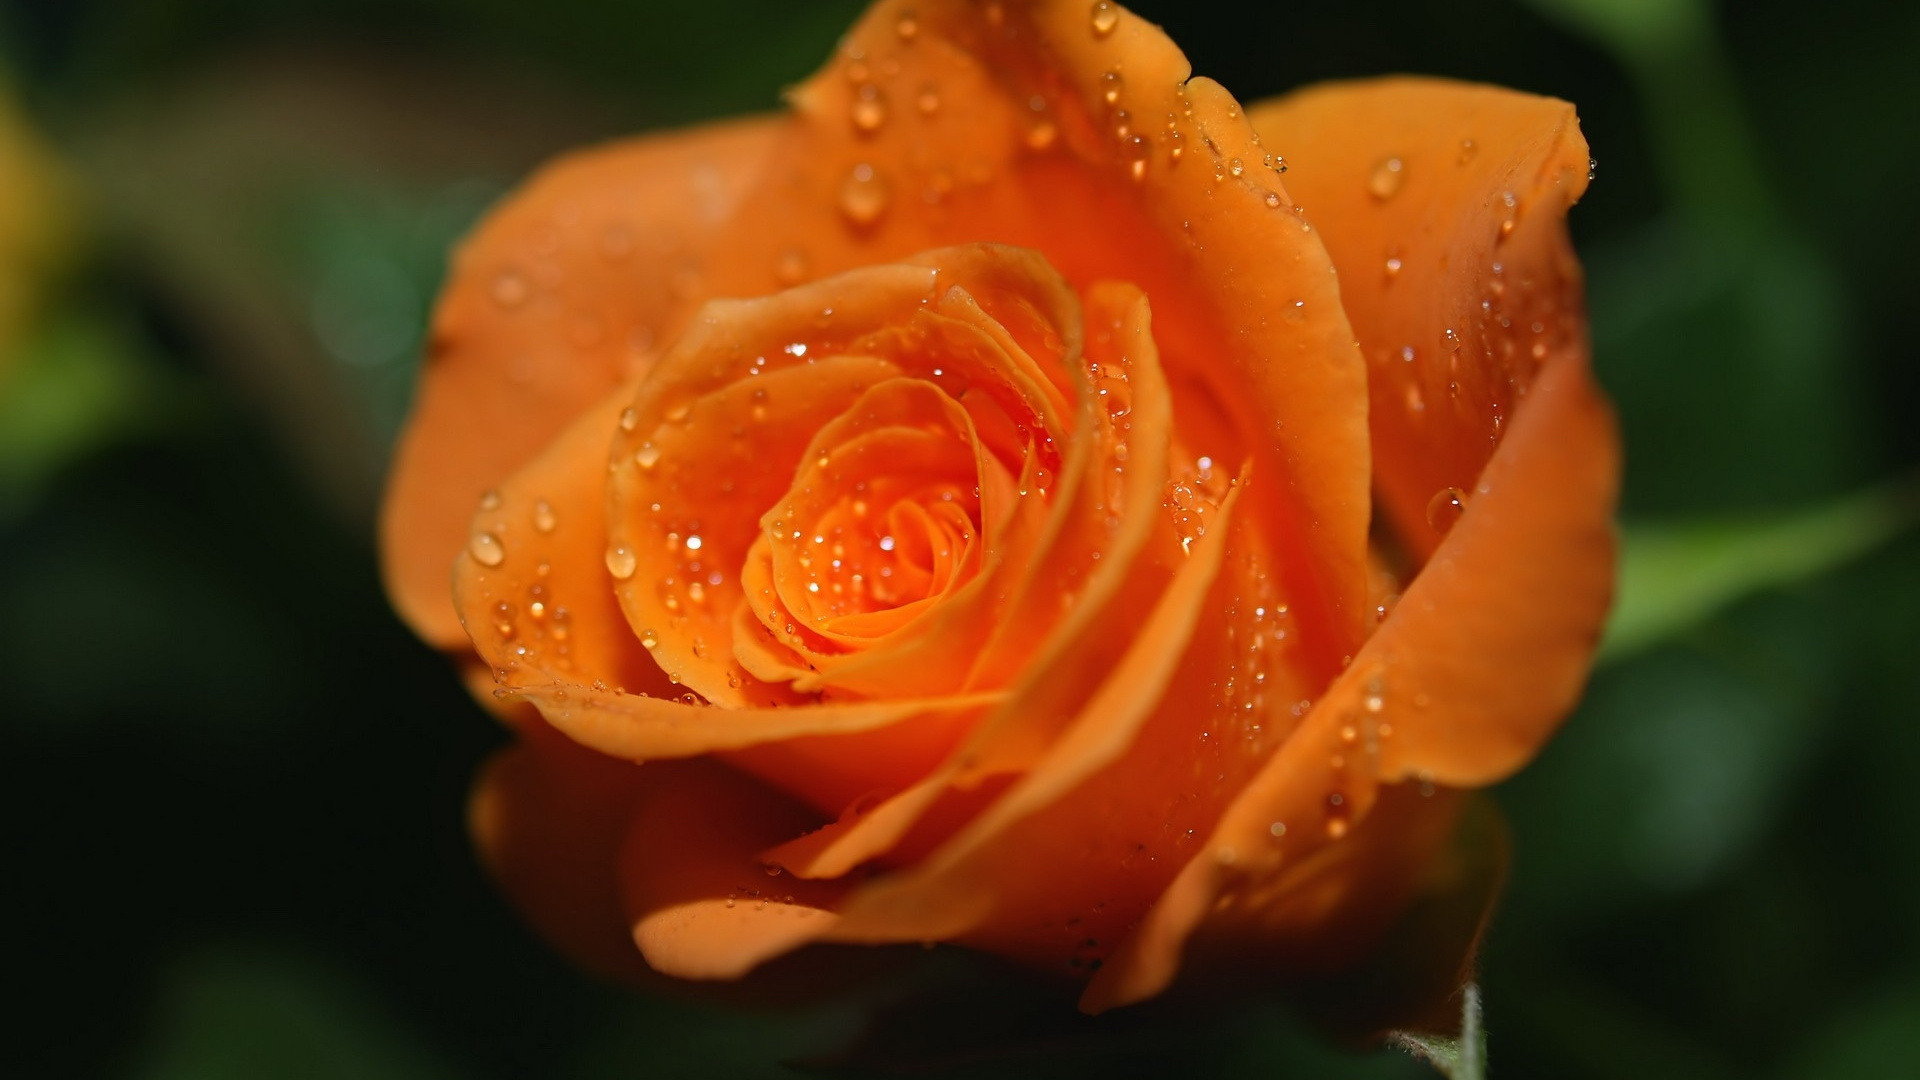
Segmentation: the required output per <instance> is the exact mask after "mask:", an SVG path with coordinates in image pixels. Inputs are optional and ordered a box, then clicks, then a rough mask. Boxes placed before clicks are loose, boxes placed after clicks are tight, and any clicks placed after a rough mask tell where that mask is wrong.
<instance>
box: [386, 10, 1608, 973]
mask: <svg viewBox="0 0 1920 1080" xmlns="http://www.w3.org/2000/svg"><path fill="white" fill-rule="evenodd" d="M1188 75H1189V69H1188V65H1187V62H1186V59H1185V58H1184V57H1183V56H1182V55H1181V54H1180V52H1179V50H1178V49H1176V48H1175V47H1174V46H1173V44H1172V43H1171V42H1169V41H1168V40H1167V39H1166V38H1165V37H1164V36H1163V35H1162V34H1161V33H1160V31H1159V30H1158V29H1157V28H1156V27H1154V26H1152V25H1149V24H1147V23H1144V22H1142V21H1141V20H1139V19H1137V18H1135V17H1134V16H1132V15H1131V14H1129V13H1127V12H1125V11H1123V10H1122V9H1120V8H1118V7H1115V6H1112V5H1109V4H1106V3H1096V4H1092V5H1089V4H1088V3H1086V2H1085V0H1073V2H1066V3H1044V2H1034V3H1004V4H1003V3H986V4H980V3H962V2H959V0H917V2H915V3H909V4H900V3H892V2H882V3H880V4H878V5H876V6H875V8H874V9H873V10H872V11H871V12H869V13H868V15H867V16H866V18H865V19H864V20H862V21H861V23H860V24H859V25H858V26H857V27H855V28H854V30H853V31H852V33H851V34H850V35H849V36H848V37H847V38H846V40H845V42H844V43H843V45H842V47H841V49H840V52H839V54H838V55H837V56H836V57H835V58H834V60H833V62H832V63H831V64H830V65H829V66H828V68H827V69H826V70H825V71H824V72H822V73H821V74H820V75H818V76H816V77H815V78H814V79H813V80H812V81H810V82H808V83H806V84H805V85H804V86H802V87H800V88H799V89H798V90H796V91H795V92H794V93H793V94H792V96H791V108H790V109H789V111H788V112H786V113H785V114H783V115H780V116H776V117H768V118H758V119H751V120H746V121H741V122H737V123H732V124H725V125H716V126H712V127H708V128H704V129H700V130H695V131H690V132H685V133H679V134H672V135H665V136H655V137H650V138H646V139H642V140H639V141H635V142H630V143H621V144H616V145H613V146H610V147H606V148H602V149H596V150H592V151H588V152H585V153H583V154H580V155H577V156H575V157H572V158H569V159H567V160H565V161H562V162H561V163H559V164H557V165H555V166H553V167H551V168H550V169H548V170H547V171H546V172H545V173H543V174H542V175H541V176H539V177H538V178H537V179H535V180H534V181H533V182H532V183H530V184H529V185H528V186H527V187H526V188H525V189H524V190H523V191H522V192H521V193H520V194H519V195H518V196H517V197H515V198H514V199H512V200H511V201H510V202H508V203H507V204H506V205H505V206H503V207H502V208H501V209H499V210H497V211H496V212H495V213H494V214H493V216H492V217H491V218H490V219H489V220H488V221H487V222H486V223H485V225H484V226H483V227H482V228H481V229H480V231H479V232H478V233H477V235H476V236H475V237H474V238H473V239H471V240H470V241H469V242H468V244H467V245H466V247H465V248H464V249H463V250H462V251H461V252H460V255H459V258H458V260H457V263H456V265H455V267H454V271H453V275H452V280H451V281H450V283H449V285H448V287H447V290H446V293H445V295H444V297H443V298H442V301H441V305H440V309H439V312H438V315H437V318H436V320H435V324H434V331H433V345H432V357H431V362H430V363H429V364H428V366H427V370H426V373H425V375H424V377H423V381H422V384H421V389H420V398H419V401H418V403H417V406H416V411H415V413H414V416H413V419H412V422H411V424H410V426H409V428H408V430H407V433H406V436H405V438H404V439H403V441H402V443H401V446H400V451H399V457H398V463H397V465H396V468H395V473H394V477H393V482H392V486H391V488H390V490H389V493H388V500H387V508H386V515H385V521H384V529H383V532H384V547H385V552H386V566H387V574H388V581H389V584H390V589H391V591H392V594H393V597H394V600H395V603H396V604H397V605H398V607H399V608H400V610H401V611H402V612H403V613H404V615H405V616H406V618H407V619H408V621H409V622H410V623H411V624H412V625H413V627H414V628H415V629H416V630H417V631H418V632H419V633H420V634H421V636H423V637H424V638H426V639H427V640H428V641H430V642H432V643H434V644H436V645H438V646H441V647H443V648H446V649H449V650H453V651H456V652H459V653H462V654H465V655H469V656H471V655H473V654H475V653H477V656H478V658H479V663H478V664H476V665H475V666H474V670H475V676H476V683H477V684H479V685H480V686H482V687H484V688H485V689H487V690H490V691H491V693H492V695H494V696H496V697H497V698H499V699H500V700H501V702H502V706H501V711H502V713H503V714H504V715H507V716H508V717H509V718H510V720H511V721H512V723H513V724H514V725H515V726H516V728H517V730H518V732H519V741H518V743H517V744H516V745H515V746H514V747H513V748H512V749H510V750H509V751H507V752H506V753H504V754H503V755H502V756H501V757H500V758H499V759H498V760H496V761H495V762H494V764H493V765H492V767H491V768H490V769H489V770H488V771H487V772H486V774H485V776H484V777H483V778H482V781H481V783H480V787H479V790H478V793H477V795H476V797H475V802H474V807H473V823H474V830H475V833H476V836H477V838H478V841H479V844H480V846H481V848H482V850H483V852H484V853H485V856H486V858H487V859H488V861H489V863H490V865H491V867H492V869H493V870H494V872H495V874H496V875H497V876H498V877H499V879H500V880H501V882H502V885H503V886H504V887H505V888H506V889H507V890H508V891H509V892H510V893H512V895H513V896H514V898H515V899H516V900H517V901H518V902H519V903H520V904H521V906H523V907H524V908H525V910H526V911H527V913H528V914H529V916H530V917H531V918H532V919H533V920H534V921H535V922H536V923H537V924H539V925H540V926H542V927H543V928H544V929H545V930H546V931H547V932H548V933H549V934H550V935H551V936H552V937H554V938H555V939H556V940H557V941H559V942H560V943H561V944H562V945H563V946H564V947H566V948H568V949H569V951H571V952H572V953H574V954H575V955H576V956H579V957H581V958H582V959H583V960H585V961H587V962H589V963H593V964H595V965H597V966H599V967H601V968H602V969H605V970H615V971H630V970H633V969H634V968H635V967H636V966H637V963H636V957H637V956H644V958H645V960H646V962H647V963H648V964H650V965H651V966H652V967H653V968H655V969H657V970H659V971H662V972H666V973H668V974H671V975H679V976H686V977H694V978H727V977H733V976H737V975H740V974H742V973H744V972H746V971H747V970H749V969H750V968H752V967H753V966H754V965H756V964H758V963H760V962H762V961H764V960H766V959H769V958H771V957H773V956H776V955H779V954H781V953H784V952H786V951H788V950H792V949H794V948H797V947H799V946H801V945H803V944H807V943H810V942H871V943H878V942H897V941H935V940H937V941H952V942H958V943H961V944H965V945H970V946H975V947H979V948H983V949H988V950H992V951H994V952H997V953H1000V954H1003V955H1007V956H1011V957H1016V958H1018V959H1021V960H1023V961H1026V962H1029V963H1031V964H1034V965H1038V966H1041V967H1043V968H1047V969H1050V970H1054V971H1059V972H1062V973H1068V974H1074V975H1078V976H1082V977H1090V978H1089V979H1088V982H1087V985H1086V989H1085V996H1084V998H1083V1005H1084V1006H1085V1007H1086V1008H1089V1009H1096V1010H1097V1009H1102V1008H1106V1007H1109V1006H1113V1005H1117V1004H1122V1003H1126V1002H1130V1001H1136V1000H1140V999H1142V998H1145V997H1148V996H1151V995H1153V994H1155V993H1157V992H1159V991H1160V990H1161V989H1162V988H1164V987H1165V986H1167V985H1168V983H1169V982H1170V981H1171V980H1172V979H1173V977H1174V975H1175V973H1176V969H1177V968H1178V967H1179V966H1180V964H1181V961H1182V957H1183V955H1186V956H1190V957H1191V956H1199V955H1201V954H1203V953H1205V954H1208V955H1213V956H1230V957H1232V958H1234V959H1236V960H1238V961H1240V962H1243V963H1249V962H1250V963H1267V962H1273V963H1279V962H1283V961H1284V962H1286V963H1289V964H1309V963H1322V962H1329V963H1334V962H1343V960H1344V959H1346V958H1350V957H1351V956H1352V954H1353V953H1354V952H1355V950H1357V949H1359V948H1362V947H1364V946H1365V944H1366V943H1367V942H1368V941H1370V940H1371V939H1372V937H1373V936H1377V934H1378V933H1379V931H1380V929H1381V927H1382V926H1383V925H1384V923H1385V921H1386V920H1387V919H1388V918H1390V917H1391V915H1392V913H1393V912H1394V911H1395V910H1397V907H1398V905H1400V904H1401V903H1402V902H1403V901H1404V900H1405V898H1406V897H1407V896H1408V894H1409V892H1410V891H1411V890H1412V889H1413V888H1414V887H1415V885H1416V883H1417V881H1418V879H1419V878H1420V877H1421V875H1422V874H1424V873H1425V872H1426V870H1427V867H1428V865H1429V863H1430V860H1431V857H1432V853H1433V852H1434V851H1436V850H1437V849H1438V848H1439V847H1440V846H1441V845H1442V843H1443V842H1444V841H1445V840H1446V838H1447V837H1448V835H1449V834H1450V832H1451V830H1452V827H1453V823H1454V820H1455V816H1456V811H1457V808H1458V805H1459V803H1458V799H1457V798H1456V797H1455V796H1454V793H1455V792H1457V791H1458V790H1460V789H1466V788H1473V787H1478V786H1481V785H1485V784H1487V783H1490V782H1492V781H1495V780H1497V779H1499V778H1501V777H1503V776H1506V775H1507V774H1509V773H1511V772H1512V771H1513V770H1515V769H1516V768H1518V767H1519V766H1520V765H1521V764H1522V763H1524V762H1525V761H1526V760H1527V758H1528V757H1529V756H1530V755H1531V754H1532V753H1533V752H1534V750H1535V749H1536V748H1537V747H1538V746H1539V745H1540V743H1541V741H1542V740H1543V739H1544V738H1545V737H1546V736H1547V734H1548V733H1549V732H1550V730H1551V729H1552V727H1553V725H1554V724H1555V722H1556V721H1557V720H1558V719H1559V717H1560V716H1561V715H1562V714H1563V713H1564V712H1565V711H1566V710H1567V709H1568V708H1569V706H1570V705H1571V703H1572V702H1573V701H1574V699H1575V697H1576V695H1577V693H1578V691H1579V688H1580V686H1581V683H1582V681H1583V679H1584V677H1585V674H1586V671H1587V667H1588V663H1589V660H1590V657H1591V654H1592V651H1593V647H1594V644H1595V641H1596V639H1597V634H1598V630H1599V626H1600V623H1601V619H1602V616H1603V614H1604V612H1605V610H1606V607H1607V602H1608V596H1609V592H1610V588H1611V581H1612V565H1613V540H1612V535H1611V529H1610V525H1609V521H1610V515H1611V510H1612V506H1613V499H1614V491H1615V484H1616V479H1617V473H1618V449H1617V446H1616V442H1615V437H1614V433H1613V428H1612V424H1611V420H1610V416H1609V413H1608V410H1607V407H1606V405H1605V403H1604V401H1603V400H1602V399H1601V397H1600V395H1599V394H1598V392H1597V390H1596V389H1595V387H1594V385H1593V383H1592V381H1591V379H1590V376H1589V374H1588V371H1587V356H1586V352H1587V346H1586V328H1585V322H1584V316H1583V311H1582V304H1581V292H1580V273H1579V267H1578V265H1577V263H1575V261H1574V259H1573V256H1572V254H1571V252H1570V250H1569V247H1568V244H1567V240H1566V233H1565V228H1564V220H1563V219H1564V214H1565V211H1566V209H1567V208H1568V207H1569V206H1570V205H1571V204H1572V203H1573V201H1574V200H1575V199H1576V198H1577V197H1578V196H1579V195H1580V193H1581V192H1582V190H1583V189H1584V188H1585V185H1586V179H1587V168H1588V161H1587V152H1586V146H1585V143H1584V141H1583V140H1582V139H1581V137H1580V134H1579V131H1578V128H1577V126H1576V124H1575V120H1574V115H1573V110H1572V108H1571V107H1570V106H1568V105H1566V104H1565V103H1563V102H1558V101H1552V100H1548V99H1541V98H1533V97H1527V96H1523V95H1519V94H1514V93H1509V92H1506V91H1501V90H1496V89H1489V88H1484V87H1473V86H1463V85H1458V84H1451V83H1444V82H1438V81H1430V80H1415V79H1396V80H1385V81H1379V82H1368V83H1356V84H1349V85H1338V86H1331V87H1324V88H1317V89H1313V90H1309V91H1305V92H1303V93H1300V94H1298V95H1295V96H1293V97H1290V98H1287V99H1284V100H1281V101H1278V102H1274V103H1270V104H1266V105H1262V106H1259V107H1257V108H1254V109H1252V110H1249V111H1246V112H1244V113H1243V112H1242V110H1241V108H1240V106H1239V105H1238V104H1237V103H1236V102H1235V101H1234V99H1233V98H1232V97H1230V96H1229V95H1228V94H1227V93H1226V91H1225V90H1223V89H1222V88H1221V87H1220V86H1218V85H1217V84H1215V83H1213V82H1210V81H1208V80H1206V79H1189V77H1188ZM1281 153H1284V154H1285V162H1284V163H1283V162H1282V160H1281V157H1280V156H1279V155H1280V154H1281ZM1289 167H1290V171H1289ZM1282 173H1285V176H1284V177H1283V176H1282V175H1281V174H1282ZM1336 271H1337V272H1336ZM716 297H749V298H757V299H726V300H718V299H713V298H716ZM476 499H478V500H479V506H480V509H479V512H478V513H477V514H475V513H474V511H473V506H474V501H475V500H476ZM1376 506H1377V507H1378V509H1379V516H1380V520H1379V521H1378V522H1372V521H1370V517H1371V512H1372V510H1373V508H1374V507H1376ZM1456 519H1457V520H1456ZM1370 527H1371V528H1372V537H1373V539H1372V540H1371V541H1370V539H1369V537H1370V532H1369V530H1370ZM450 559H453V560H454V589H453V595H452V602H451V603H449V598H448V593H447V588H446V569H447V563H448V560H450ZM1394 593H1398V594H1400V595H1399V598H1398V601H1397V603H1395V602H1394V597H1393V595H1392V594H1394ZM469 641H470V642H471V645H470V646H469ZM469 648H471V650H472V651H471V652H468V650H469ZM529 703H530V704H531V706H533V709H528V708H526V704H529ZM535 709H537V713H536V712H535V711H534V710H535ZM636 762H645V764H644V765H640V766H636V765H635V764H634V763H636ZM769 874H772V875H774V876H772V877H769ZM636 944H637V946H638V949H637V953H636V950H635V945H636Z"/></svg>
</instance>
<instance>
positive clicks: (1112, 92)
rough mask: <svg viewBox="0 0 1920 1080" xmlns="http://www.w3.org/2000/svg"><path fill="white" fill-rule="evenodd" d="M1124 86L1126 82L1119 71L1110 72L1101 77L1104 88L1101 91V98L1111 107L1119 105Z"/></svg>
mask: <svg viewBox="0 0 1920 1080" xmlns="http://www.w3.org/2000/svg"><path fill="white" fill-rule="evenodd" d="M1124 84H1125V80H1123V79H1121V78H1120V73H1119V72H1118V71H1109V72H1107V73H1106V74H1104V75H1102V76H1100V85H1101V86H1102V88H1103V89H1102V90H1101V91H1100V96H1101V98H1102V99H1104V100H1105V101H1106V103H1107V104H1109V105H1118V104H1119V103H1120V88H1121V86H1122V85H1124Z"/></svg>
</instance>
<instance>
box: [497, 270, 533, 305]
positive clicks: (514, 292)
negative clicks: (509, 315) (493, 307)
mask: <svg viewBox="0 0 1920 1080" xmlns="http://www.w3.org/2000/svg"><path fill="white" fill-rule="evenodd" d="M493 301H494V303H496V304H499V305H500V306H501V307H504V308H515V307H519V306H520V305H521V304H524V303H526V302H527V279H526V278H523V277H521V276H520V275H519V274H518V273H517V272H515V271H512V270H506V271H502V272H501V274H500V276H499V277H497V278H494V279H493Z"/></svg>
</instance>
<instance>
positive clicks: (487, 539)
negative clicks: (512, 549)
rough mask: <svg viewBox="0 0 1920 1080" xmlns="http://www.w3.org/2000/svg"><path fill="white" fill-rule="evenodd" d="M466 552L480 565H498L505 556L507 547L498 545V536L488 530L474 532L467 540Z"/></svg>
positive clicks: (504, 559)
mask: <svg viewBox="0 0 1920 1080" xmlns="http://www.w3.org/2000/svg"><path fill="white" fill-rule="evenodd" d="M467 553H468V554H469V555H472V556H473V561H474V562H477V563H479V564H480V565H481V566H499V565H500V564H501V563H502V562H505V561H506V558H507V549H506V548H504V547H502V546H501V545H500V538H499V537H497V536H495V535H493V534H492V533H490V532H477V533H474V534H473V538H472V539H471V540H468V541H467Z"/></svg>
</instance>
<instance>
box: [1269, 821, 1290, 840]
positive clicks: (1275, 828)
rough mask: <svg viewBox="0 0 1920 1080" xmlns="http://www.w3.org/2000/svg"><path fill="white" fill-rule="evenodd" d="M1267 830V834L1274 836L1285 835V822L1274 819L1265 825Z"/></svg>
mask: <svg viewBox="0 0 1920 1080" xmlns="http://www.w3.org/2000/svg"><path fill="white" fill-rule="evenodd" d="M1267 832H1268V834H1269V835H1271V836H1274V837H1276V838H1277V837H1282V836H1285V835H1287V823H1286V822H1284V821H1276V822H1274V823H1273V824H1271V825H1269V826H1267Z"/></svg>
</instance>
